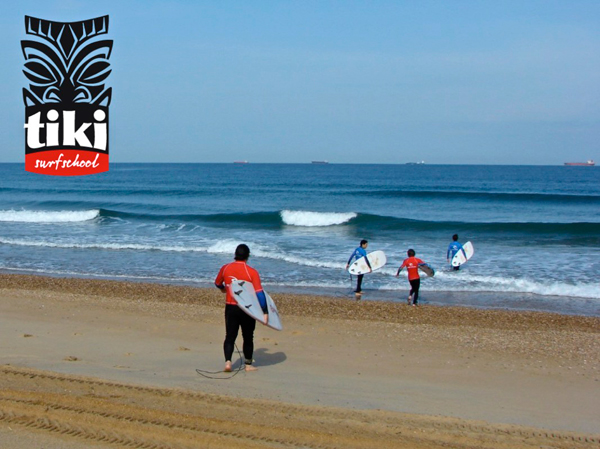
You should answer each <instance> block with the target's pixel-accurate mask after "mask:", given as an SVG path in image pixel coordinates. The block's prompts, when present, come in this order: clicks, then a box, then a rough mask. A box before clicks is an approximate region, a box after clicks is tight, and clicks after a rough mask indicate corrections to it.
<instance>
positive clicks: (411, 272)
mask: <svg viewBox="0 0 600 449" xmlns="http://www.w3.org/2000/svg"><path fill="white" fill-rule="evenodd" d="M406 255H407V256H408V258H406V259H404V262H402V265H400V267H399V268H398V271H397V272H396V277H398V276H400V272H401V271H402V269H403V268H406V270H407V271H408V282H409V283H410V293H409V294H408V304H409V305H410V304H411V303H412V305H413V306H416V305H417V303H418V301H419V288H420V287H421V277H420V276H419V265H425V262H424V261H422V260H421V259H419V258H417V257H415V250H414V249H409V250H408V251H407V252H406Z"/></svg>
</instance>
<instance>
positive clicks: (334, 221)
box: [279, 210, 357, 227]
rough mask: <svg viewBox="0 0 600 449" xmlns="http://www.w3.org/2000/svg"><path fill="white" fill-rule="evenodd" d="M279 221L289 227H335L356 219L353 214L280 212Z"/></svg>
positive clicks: (299, 211) (300, 211) (355, 215)
mask: <svg viewBox="0 0 600 449" xmlns="http://www.w3.org/2000/svg"><path fill="white" fill-rule="evenodd" d="M279 214H280V215H281V219H282V220H283V222H284V223H285V224H286V225H289V226H306V227H315V226H335V225H341V224H344V223H347V222H349V221H350V220H352V219H353V218H356V217H357V214H356V213H354V212H309V211H302V210H282V211H281V212H280V213H279Z"/></svg>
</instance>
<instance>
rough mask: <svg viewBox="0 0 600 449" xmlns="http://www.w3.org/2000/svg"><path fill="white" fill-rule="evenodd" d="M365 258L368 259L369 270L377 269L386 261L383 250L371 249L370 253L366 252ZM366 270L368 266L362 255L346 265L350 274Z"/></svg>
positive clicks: (365, 271) (362, 272)
mask: <svg viewBox="0 0 600 449" xmlns="http://www.w3.org/2000/svg"><path fill="white" fill-rule="evenodd" d="M367 259H369V263H370V264H371V270H373V271H375V270H379V269H380V268H381V267H383V266H384V265H385V264H386V263H387V258H386V257H385V253H384V252H383V251H373V252H372V253H369V254H367ZM368 272H369V266H368V265H367V261H366V260H365V258H364V257H361V258H360V259H358V260H355V261H354V263H352V265H350V266H349V267H348V273H350V274H354V275H358V274H365V273H368Z"/></svg>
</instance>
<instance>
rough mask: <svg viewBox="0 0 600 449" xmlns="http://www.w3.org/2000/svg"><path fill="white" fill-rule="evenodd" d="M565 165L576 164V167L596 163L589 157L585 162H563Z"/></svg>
mask: <svg viewBox="0 0 600 449" xmlns="http://www.w3.org/2000/svg"><path fill="white" fill-rule="evenodd" d="M565 165H569V166H573V165H574V166H578V167H593V166H594V165H596V163H595V162H594V161H593V160H592V159H590V160H589V161H587V162H565Z"/></svg>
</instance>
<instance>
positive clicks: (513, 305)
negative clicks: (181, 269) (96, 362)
mask: <svg viewBox="0 0 600 449" xmlns="http://www.w3.org/2000/svg"><path fill="white" fill-rule="evenodd" d="M3 276H17V277H18V276H23V277H25V278H26V277H28V276H31V277H35V278H50V279H66V280H68V279H72V280H89V281H94V282H117V283H121V282H122V283H131V284H135V285H161V286H174V287H181V288H191V289H199V290H203V289H206V290H212V288H213V285H212V284H211V283H192V282H185V281H169V280H167V279H156V280H145V279H135V278H124V279H120V278H115V277H111V276H92V275H72V276H71V275H69V276H68V275H64V274H52V273H36V274H31V273H28V272H25V271H19V270H6V269H4V270H0V279H2V277H3ZM263 285H264V286H265V287H267V289H268V291H269V292H270V293H274V294H284V295H286V296H287V295H294V296H301V297H324V298H331V299H336V300H337V299H342V300H348V299H349V300H354V294H353V292H352V288H350V287H348V288H347V289H343V288H337V287H333V288H325V287H306V286H305V287H292V286H284V285H275V284H273V285H270V284H268V283H263ZM363 291H364V292H365V294H364V295H363V301H364V302H384V303H390V304H403V303H404V297H405V295H406V294H408V291H409V288H408V287H407V286H406V285H399V288H398V289H397V290H371V289H369V288H368V286H367V287H366V288H363ZM503 295H504V296H503ZM394 298H397V299H396V300H394ZM420 301H421V305H430V306H434V307H464V308H469V309H471V308H472V309H478V310H498V311H514V312H540V313H554V314H559V315H572V316H587V317H600V306H598V305H595V304H591V302H593V301H597V300H595V299H593V298H580V297H570V296H544V295H538V294H535V293H518V294H517V293H514V292H508V293H501V292H487V291H481V292H479V291H437V290H426V287H425V289H423V290H422V291H421V294H420ZM553 304H556V306H554V305H553Z"/></svg>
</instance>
